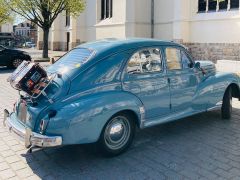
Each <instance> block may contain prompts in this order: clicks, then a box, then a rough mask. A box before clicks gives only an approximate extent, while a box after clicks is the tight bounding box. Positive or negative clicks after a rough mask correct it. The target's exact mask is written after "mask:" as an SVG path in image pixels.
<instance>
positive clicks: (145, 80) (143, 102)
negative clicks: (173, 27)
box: [4, 39, 240, 156]
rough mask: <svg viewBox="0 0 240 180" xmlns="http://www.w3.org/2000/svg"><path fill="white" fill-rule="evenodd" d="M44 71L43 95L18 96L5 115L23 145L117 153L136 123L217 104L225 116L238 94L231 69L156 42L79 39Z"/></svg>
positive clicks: (173, 45)
mask: <svg viewBox="0 0 240 180" xmlns="http://www.w3.org/2000/svg"><path fill="white" fill-rule="evenodd" d="M47 73H48V79H51V78H53V81H52V82H51V83H50V84H49V86H48V87H47V88H45V90H44V91H43V93H42V95H40V96H38V97H37V98H33V97H32V96H31V95H30V96H23V95H22V96H21V97H20V99H19V100H18V101H17V103H16V104H15V106H14V108H13V109H14V111H13V112H11V113H9V112H8V111H7V110H5V113H4V114H5V119H4V122H6V124H7V126H8V127H9V129H10V130H11V131H12V132H13V133H16V134H17V135H18V136H20V137H23V138H24V139H25V145H26V147H27V148H29V147H30V148H31V147H34V146H37V147H53V146H62V145H71V144H85V143H96V144H97V145H98V146H99V149H101V150H102V152H104V153H105V154H107V155H111V156H113V155H118V154H120V153H122V152H124V151H126V150H127V148H128V147H129V146H130V144H131V143H132V141H133V138H134V134H135V129H136V127H138V128H140V129H143V128H147V127H151V126H154V125H158V124H162V123H166V122H169V121H173V120H178V119H181V118H184V117H188V116H192V115H194V114H198V113H202V112H206V111H210V110H213V109H217V108H219V109H221V113H222V118H224V119H229V118H231V112H232V98H233V97H235V98H240V91H239V86H240V84H239V81H240V79H239V77H238V76H237V75H236V74H232V73H217V72H216V68H215V65H214V64H213V63H212V62H210V61H194V60H193V59H192V58H191V56H190V54H189V52H188V51H187V50H186V49H185V48H184V47H183V46H181V45H179V44H177V43H173V42H165V41H158V40H149V39H126V40H114V39H107V40H102V41H97V42H92V43H87V44H83V45H80V46H78V47H76V48H74V49H72V50H71V51H70V52H68V53H67V54H65V55H64V56H63V57H61V58H60V59H59V60H58V61H57V62H56V63H55V64H53V65H51V66H50V67H49V69H48V70H47ZM38 75H39V73H38ZM35 77H39V76H34V79H35ZM26 81H28V79H27V80H26ZM48 81H49V80H48ZM48 81H47V82H48ZM30 84H31V83H30ZM41 84H43V85H44V83H41ZM45 84H46V83H45ZM39 86H40V85H39ZM42 89H44V88H42ZM40 91H41V89H38V90H36V91H35V90H33V92H37V93H41V92H40Z"/></svg>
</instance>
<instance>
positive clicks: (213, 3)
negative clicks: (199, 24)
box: [198, 0, 239, 12]
mask: <svg viewBox="0 0 240 180" xmlns="http://www.w3.org/2000/svg"><path fill="white" fill-rule="evenodd" d="M236 8H237V9H238V8H239V0H198V12H208V11H219V10H231V9H236Z"/></svg>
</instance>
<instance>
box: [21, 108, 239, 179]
mask: <svg viewBox="0 0 240 180" xmlns="http://www.w3.org/2000/svg"><path fill="white" fill-rule="evenodd" d="M239 115H240V110H239V109H234V110H233V118H232V119H231V120H222V119H221V116H220V111H213V112H208V113H202V114H199V115H195V116H192V117H189V118H185V119H182V120H180V121H174V122H170V123H166V124H163V125H159V126H155V127H152V128H147V129H144V130H141V131H139V130H138V131H137V133H136V137H135V140H134V143H133V145H132V146H131V148H130V149H129V150H128V151H127V152H125V153H124V154H122V155H120V156H117V157H113V158H106V157H103V156H102V155H101V154H100V153H98V152H96V150H94V148H93V147H94V146H93V145H75V146H66V147H60V148H52V149H44V150H37V151H34V152H33V153H32V154H22V156H24V157H25V158H26V161H27V163H28V165H29V166H30V167H31V169H32V171H33V172H34V173H35V174H36V175H38V176H39V177H40V178H41V179H42V178H43V179H45V178H46V177H49V178H57V179H79V178H81V179H106V178H108V179H145V178H148V177H149V176H150V177H157V178H158V179H161V177H162V178H164V177H171V176H172V177H174V178H177V177H180V178H182V177H181V176H180V174H178V172H181V171H185V170H192V168H193V167H194V164H195V165H196V167H199V164H202V163H204V161H208V158H209V157H211V156H213V155H214V156H215V155H221V156H223V155H224V153H226V151H227V147H226V148H225V145H226V144H227V143H229V142H228V141H230V143H231V141H234V138H233V139H231V137H234V136H231V133H232V132H235V133H237V132H236V131H237V129H236V128H237V126H235V124H236V123H239V122H238V121H237V120H238V119H239ZM222 129H224V132H223V131H222ZM222 135H225V136H228V138H229V139H223V140H221V141H220V140H219V139H220V137H221V136H222ZM238 135H239V134H238ZM239 155H240V154H239ZM205 157H206V160H205ZM215 158H218V157H215ZM33 160H34V161H33ZM207 163H208V162H207ZM209 163H210V162H209ZM148 175H149V176H148Z"/></svg>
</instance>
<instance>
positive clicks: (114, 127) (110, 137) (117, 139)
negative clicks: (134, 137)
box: [104, 116, 130, 150]
mask: <svg viewBox="0 0 240 180" xmlns="http://www.w3.org/2000/svg"><path fill="white" fill-rule="evenodd" d="M129 137H130V124H129V121H128V120H127V118H125V117H123V116H118V117H115V118H114V119H112V120H111V121H110V122H109V123H108V125H107V127H106V129H105V132H104V140H105V143H106V145H107V146H108V148H110V149H112V150H117V149H120V148H122V147H123V146H125V145H126V144H127V142H128V140H129Z"/></svg>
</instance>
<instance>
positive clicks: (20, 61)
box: [13, 59, 23, 68]
mask: <svg viewBox="0 0 240 180" xmlns="http://www.w3.org/2000/svg"><path fill="white" fill-rule="evenodd" d="M22 62H23V60H21V59H15V60H14V61H13V66H14V67H15V68H17V67H18V66H19V65H20V64H21V63H22Z"/></svg>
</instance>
